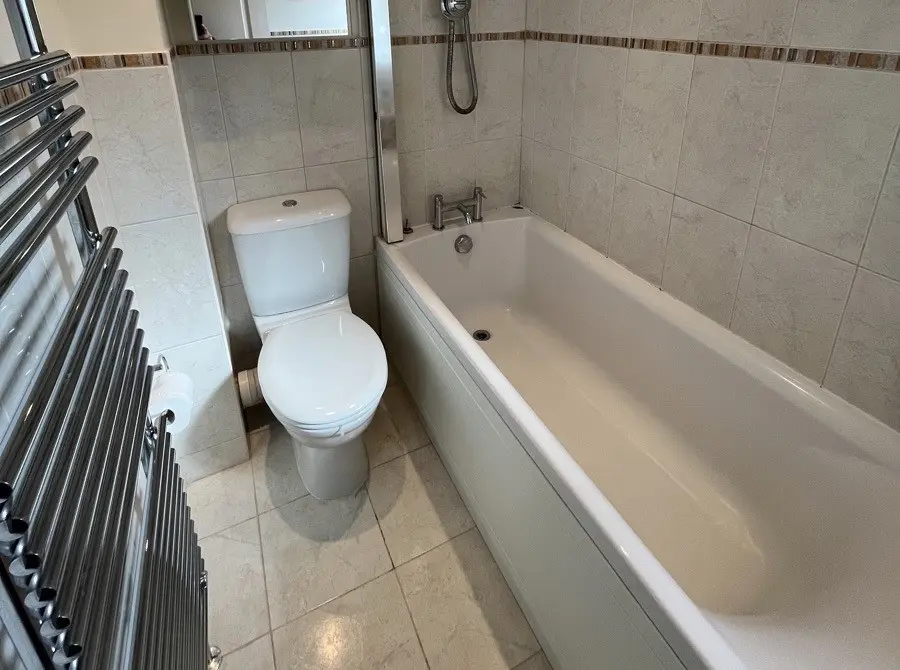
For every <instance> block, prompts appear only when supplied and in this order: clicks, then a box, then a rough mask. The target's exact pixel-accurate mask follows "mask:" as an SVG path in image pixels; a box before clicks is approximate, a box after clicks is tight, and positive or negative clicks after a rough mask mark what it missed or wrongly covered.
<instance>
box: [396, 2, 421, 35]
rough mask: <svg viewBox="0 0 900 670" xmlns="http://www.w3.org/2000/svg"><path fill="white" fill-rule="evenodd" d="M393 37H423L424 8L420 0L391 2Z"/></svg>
mask: <svg viewBox="0 0 900 670" xmlns="http://www.w3.org/2000/svg"><path fill="white" fill-rule="evenodd" d="M389 10H390V15H391V36H393V37H398V36H400V35H421V34H422V8H421V4H420V2H419V0H390V5H389Z"/></svg>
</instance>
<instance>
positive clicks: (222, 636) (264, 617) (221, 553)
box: [200, 518, 269, 654]
mask: <svg viewBox="0 0 900 670" xmlns="http://www.w3.org/2000/svg"><path fill="white" fill-rule="evenodd" d="M200 549H201V550H202V552H203V558H204V560H205V561H206V570H207V571H208V573H209V641H210V644H214V645H216V646H217V647H219V648H220V649H221V650H222V652H223V653H225V654H228V653H229V652H231V651H234V650H235V649H237V648H239V647H241V646H243V645H245V644H247V643H248V642H250V641H252V640H255V639H256V638H258V637H260V636H261V635H265V634H266V633H268V632H269V613H268V610H267V608H266V591H265V581H264V579H263V566H262V556H261V554H260V546H259V528H258V526H257V521H256V519H255V518H254V519H250V520H249V521H246V522H244V523H242V524H239V525H237V526H233V527H231V528H228V529H226V530H223V531H220V532H218V533H216V534H215V535H211V536H209V537H207V538H205V539H204V540H202V541H201V542H200Z"/></svg>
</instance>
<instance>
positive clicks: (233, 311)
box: [222, 284, 262, 370]
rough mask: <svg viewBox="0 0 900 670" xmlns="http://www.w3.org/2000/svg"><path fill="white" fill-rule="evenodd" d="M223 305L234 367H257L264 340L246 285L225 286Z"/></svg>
mask: <svg viewBox="0 0 900 670" xmlns="http://www.w3.org/2000/svg"><path fill="white" fill-rule="evenodd" d="M222 305H223V306H224V308H225V332H226V333H227V334H228V348H229V349H230V351H231V361H232V364H233V366H234V369H235V370H250V369H253V368H255V367H256V363H257V360H258V359H259V352H260V350H261V349H262V340H260V338H259V332H258V331H257V330H256V324H255V323H254V322H253V314H252V313H251V312H250V304H249V303H248V302H247V294H246V292H245V291H244V285H243V284H231V285H230V286H223V287H222Z"/></svg>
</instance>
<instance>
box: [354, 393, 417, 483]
mask: <svg viewBox="0 0 900 670" xmlns="http://www.w3.org/2000/svg"><path fill="white" fill-rule="evenodd" d="M363 444H365V445H366V453H367V454H368V455H369V467H370V468H374V467H376V466H378V465H381V464H382V463H386V462H387V461H390V460H392V459H394V458H397V457H398V456H402V455H403V454H405V453H406V452H407V451H409V450H410V447H409V445H408V444H407V443H405V442H404V441H403V440H401V439H400V433H399V432H398V431H397V427H396V426H395V425H394V422H393V421H392V420H391V415H390V414H388V411H387V409H386V407H385V405H384V400H382V401H381V404H379V405H378V409H376V410H375V416H374V417H372V423H370V424H369V427H368V428H366V432H365V433H363Z"/></svg>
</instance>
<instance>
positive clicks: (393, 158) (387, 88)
mask: <svg viewBox="0 0 900 670" xmlns="http://www.w3.org/2000/svg"><path fill="white" fill-rule="evenodd" d="M368 5H369V30H370V32H369V34H370V35H371V65H372V89H373V98H374V106H375V110H374V111H375V156H376V162H377V164H378V193H379V200H380V203H381V237H382V238H384V240H385V242H388V243H393V242H402V241H403V230H404V228H405V225H404V221H405V219H404V212H403V202H402V197H401V195H400V163H399V153H398V151H397V106H396V100H395V98H394V66H393V55H392V53H391V18H390V9H389V7H388V0H368ZM414 223H425V222H424V221H417V222H414Z"/></svg>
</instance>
